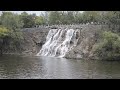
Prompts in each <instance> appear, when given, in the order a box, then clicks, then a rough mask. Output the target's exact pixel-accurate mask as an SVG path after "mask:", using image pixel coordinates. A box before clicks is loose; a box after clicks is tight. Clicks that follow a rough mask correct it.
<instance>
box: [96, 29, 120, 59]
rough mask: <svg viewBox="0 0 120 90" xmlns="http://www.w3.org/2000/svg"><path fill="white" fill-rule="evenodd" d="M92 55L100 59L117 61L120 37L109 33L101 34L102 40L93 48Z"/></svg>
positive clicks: (119, 55) (119, 51)
mask: <svg viewBox="0 0 120 90" xmlns="http://www.w3.org/2000/svg"><path fill="white" fill-rule="evenodd" d="M94 53H95V54H96V55H97V57H99V58H100V59H107V60H117V59H119V58H120V36H119V35H118V34H115V33H112V32H111V31H109V32H107V31H105V32H103V34H102V39H101V40H100V42H99V43H97V44H96V45H95V47H94Z"/></svg>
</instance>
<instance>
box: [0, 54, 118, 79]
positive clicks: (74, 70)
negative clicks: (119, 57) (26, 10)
mask: <svg viewBox="0 0 120 90" xmlns="http://www.w3.org/2000/svg"><path fill="white" fill-rule="evenodd" d="M0 78H1V79H2V78H5V79H24V78H27V79H31V78H32V79H40V78H42V79H92V78H93V79H104V78H106V79H109V78H120V61H98V60H74V59H65V58H55V57H36V56H34V57H28V56H14V55H3V56H2V57H0Z"/></svg>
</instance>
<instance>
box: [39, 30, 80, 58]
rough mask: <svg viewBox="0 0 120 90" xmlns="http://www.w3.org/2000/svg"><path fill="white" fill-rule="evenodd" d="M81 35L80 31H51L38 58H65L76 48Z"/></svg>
mask: <svg viewBox="0 0 120 90" xmlns="http://www.w3.org/2000/svg"><path fill="white" fill-rule="evenodd" d="M79 35H80V30H79V29H67V28H66V29H51V30H50V31H49V33H48V35H47V37H46V42H45V44H44V45H43V46H42V49H41V50H40V51H39V53H37V56H52V57H56V56H57V57H64V56H65V55H66V54H67V53H68V52H69V51H71V50H72V49H73V48H74V47H76V45H77V42H78V39H79Z"/></svg>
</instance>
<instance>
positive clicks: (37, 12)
mask: <svg viewBox="0 0 120 90" xmlns="http://www.w3.org/2000/svg"><path fill="white" fill-rule="evenodd" d="M9 12H13V13H17V14H21V13H22V12H24V11H9ZM25 12H27V13H28V14H33V13H35V14H36V15H37V16H39V15H40V14H41V13H44V12H45V11H25ZM82 12H83V11H81V13H82ZM1 13H2V11H0V15H1Z"/></svg>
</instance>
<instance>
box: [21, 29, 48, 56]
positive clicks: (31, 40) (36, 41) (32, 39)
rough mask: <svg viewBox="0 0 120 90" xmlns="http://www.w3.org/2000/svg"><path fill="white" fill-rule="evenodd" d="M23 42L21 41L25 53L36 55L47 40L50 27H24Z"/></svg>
mask: <svg viewBox="0 0 120 90" xmlns="http://www.w3.org/2000/svg"><path fill="white" fill-rule="evenodd" d="M22 32H23V37H24V40H23V43H21V45H22V48H23V51H22V54H24V55H36V54H37V53H38V51H39V50H40V49H41V47H42V45H43V44H44V43H45V41H46V36H47V34H48V32H49V29H48V28H27V29H23V30H22Z"/></svg>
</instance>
